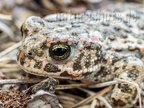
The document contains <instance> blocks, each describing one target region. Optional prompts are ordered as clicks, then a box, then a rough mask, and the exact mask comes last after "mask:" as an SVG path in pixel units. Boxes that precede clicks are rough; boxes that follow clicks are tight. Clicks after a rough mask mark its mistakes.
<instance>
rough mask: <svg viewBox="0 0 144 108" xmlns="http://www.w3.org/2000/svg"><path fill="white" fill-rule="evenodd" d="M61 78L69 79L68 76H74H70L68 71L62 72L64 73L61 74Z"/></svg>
mask: <svg viewBox="0 0 144 108" xmlns="http://www.w3.org/2000/svg"><path fill="white" fill-rule="evenodd" d="M60 76H63V77H67V76H69V77H73V76H72V75H70V74H68V73H67V71H64V72H62V73H61V74H60Z"/></svg>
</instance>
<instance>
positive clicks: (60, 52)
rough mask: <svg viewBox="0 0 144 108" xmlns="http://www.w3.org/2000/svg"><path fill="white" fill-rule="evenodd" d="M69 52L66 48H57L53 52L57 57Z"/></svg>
mask: <svg viewBox="0 0 144 108" xmlns="http://www.w3.org/2000/svg"><path fill="white" fill-rule="evenodd" d="M66 52H67V49H64V48H56V49H54V50H53V54H54V55H56V56H62V55H64V54H65V53H66Z"/></svg>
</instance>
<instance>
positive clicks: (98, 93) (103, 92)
mask: <svg viewBox="0 0 144 108" xmlns="http://www.w3.org/2000/svg"><path fill="white" fill-rule="evenodd" d="M111 89H112V86H109V87H107V88H104V89H103V90H101V91H99V92H97V93H96V94H95V95H92V96H89V97H88V98H86V99H84V100H82V101H80V102H79V103H77V104H76V105H74V106H72V107H70V108H76V107H78V106H80V105H84V104H87V103H89V102H91V101H92V100H93V99H95V98H97V97H99V96H101V95H103V94H105V93H107V92H109V91H110V90H111Z"/></svg>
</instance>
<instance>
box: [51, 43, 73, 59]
mask: <svg viewBox="0 0 144 108" xmlns="http://www.w3.org/2000/svg"><path fill="white" fill-rule="evenodd" d="M70 53H71V48H70V46H69V45H66V44H62V43H59V44H54V45H52V46H51V47H50V48H49V55H50V57H51V58H53V59H55V60H65V59H67V58H68V57H69V56H70Z"/></svg>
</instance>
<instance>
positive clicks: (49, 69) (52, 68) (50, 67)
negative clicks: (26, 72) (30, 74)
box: [44, 63, 61, 72]
mask: <svg viewBox="0 0 144 108" xmlns="http://www.w3.org/2000/svg"><path fill="white" fill-rule="evenodd" d="M44 71H46V72H59V71H61V70H60V69H59V68H58V67H57V66H55V65H53V64H51V63H47V64H46V65H45V67H44Z"/></svg>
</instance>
